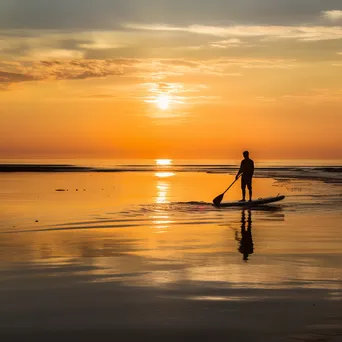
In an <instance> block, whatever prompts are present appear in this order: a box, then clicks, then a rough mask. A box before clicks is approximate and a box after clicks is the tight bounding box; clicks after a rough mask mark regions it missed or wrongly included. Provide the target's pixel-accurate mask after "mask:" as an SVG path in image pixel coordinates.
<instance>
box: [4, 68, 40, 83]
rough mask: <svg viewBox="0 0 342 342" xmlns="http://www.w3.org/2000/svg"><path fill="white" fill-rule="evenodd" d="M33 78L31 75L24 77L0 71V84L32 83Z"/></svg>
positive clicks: (23, 75)
mask: <svg viewBox="0 0 342 342" xmlns="http://www.w3.org/2000/svg"><path fill="white" fill-rule="evenodd" d="M34 80H35V78H34V77H33V76H32V75H25V74H20V73H14V72H5V71H0V84H1V83H19V82H27V81H34Z"/></svg>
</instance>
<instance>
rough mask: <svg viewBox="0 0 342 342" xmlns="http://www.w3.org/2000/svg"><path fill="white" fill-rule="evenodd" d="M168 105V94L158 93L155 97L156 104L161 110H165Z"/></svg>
mask: <svg viewBox="0 0 342 342" xmlns="http://www.w3.org/2000/svg"><path fill="white" fill-rule="evenodd" d="M169 105H170V98H169V95H159V96H158V98H157V106H158V107H159V108H160V109H161V110H166V109H168V108H169Z"/></svg>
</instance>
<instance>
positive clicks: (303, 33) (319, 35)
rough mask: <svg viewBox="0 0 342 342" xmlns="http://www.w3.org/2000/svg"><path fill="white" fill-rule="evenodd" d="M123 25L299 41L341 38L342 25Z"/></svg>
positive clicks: (202, 33)
mask: <svg viewBox="0 0 342 342" xmlns="http://www.w3.org/2000/svg"><path fill="white" fill-rule="evenodd" d="M124 27H126V28H129V29H134V30H148V31H171V32H172V31H173V32H175V31H179V32H187V33H194V34H201V35H212V36H216V37H222V38H229V37H231V38H234V37H235V38H238V37H271V38H277V39H285V38H286V39H296V40H301V41H315V40H316V41H319V40H330V39H342V27H340V26H267V25H265V26H253V25H238V26H205V25H190V26H183V27H182V26H168V25H145V24H125V25H124Z"/></svg>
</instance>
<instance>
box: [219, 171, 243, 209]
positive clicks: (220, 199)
mask: <svg viewBox="0 0 342 342" xmlns="http://www.w3.org/2000/svg"><path fill="white" fill-rule="evenodd" d="M240 176H241V175H240ZM240 176H239V177H238V178H236V179H235V181H234V182H233V183H232V184H231V185H230V186H229V188H228V189H227V190H226V191H225V192H224V193H223V194H221V195H219V196H217V197H216V198H215V199H214V200H213V203H214V205H217V206H218V205H220V204H221V202H222V200H223V196H224V195H225V194H226V192H227V191H228V190H229V189H230V188H231V187H232V186H233V185H234V184H235V182H236V181H237V180H238V179H239V178H240Z"/></svg>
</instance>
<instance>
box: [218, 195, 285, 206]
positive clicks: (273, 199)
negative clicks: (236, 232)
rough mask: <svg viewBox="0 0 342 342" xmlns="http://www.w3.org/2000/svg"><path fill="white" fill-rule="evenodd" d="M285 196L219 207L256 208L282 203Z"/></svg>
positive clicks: (225, 203) (226, 203) (224, 204)
mask: <svg viewBox="0 0 342 342" xmlns="http://www.w3.org/2000/svg"><path fill="white" fill-rule="evenodd" d="M284 198H285V196H276V197H266V198H259V199H257V200H253V201H252V202H248V201H246V202H223V203H221V204H220V205H218V207H254V206H257V205H262V204H269V203H274V202H279V201H282V200H283V199H284Z"/></svg>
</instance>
